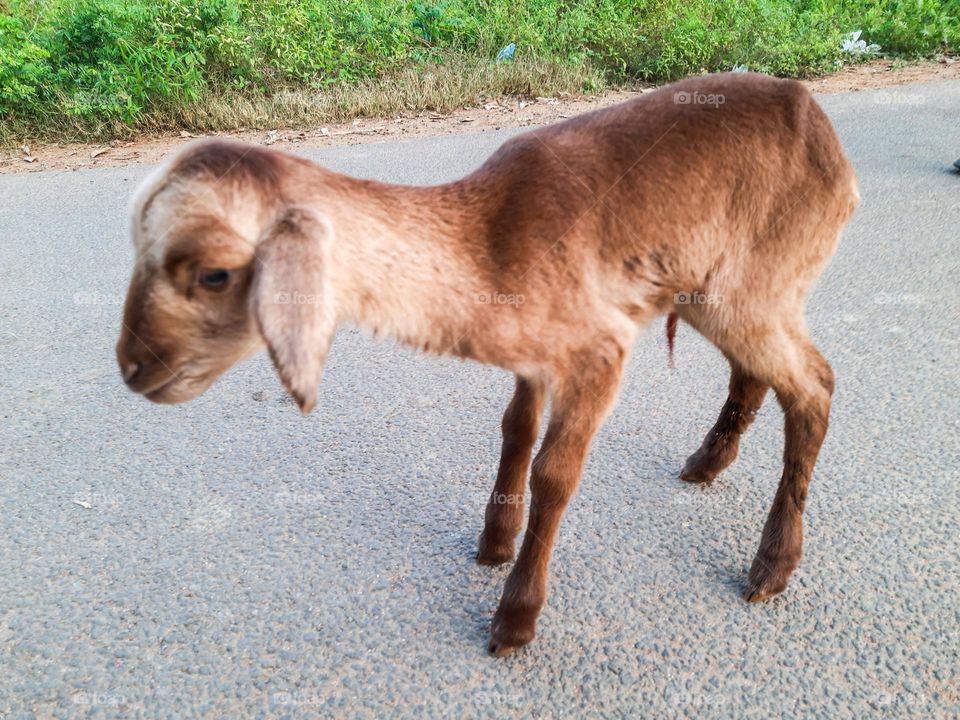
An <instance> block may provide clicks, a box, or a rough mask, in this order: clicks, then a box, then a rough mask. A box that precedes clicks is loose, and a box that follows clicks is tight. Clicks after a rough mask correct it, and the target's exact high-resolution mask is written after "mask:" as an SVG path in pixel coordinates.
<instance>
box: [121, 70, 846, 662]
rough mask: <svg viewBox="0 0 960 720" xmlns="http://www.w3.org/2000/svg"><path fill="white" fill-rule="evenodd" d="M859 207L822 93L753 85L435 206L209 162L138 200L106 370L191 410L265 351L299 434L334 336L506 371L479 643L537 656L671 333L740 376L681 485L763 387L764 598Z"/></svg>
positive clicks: (721, 457)
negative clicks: (775, 475)
mask: <svg viewBox="0 0 960 720" xmlns="http://www.w3.org/2000/svg"><path fill="white" fill-rule="evenodd" d="M684 94H685V97H686V98H687V99H688V102H683V98H684ZM711 97H712V98H714V101H713V102H711V101H710V98H711ZM698 98H703V99H705V100H706V102H700V101H699V100H698ZM717 98H722V101H721V100H717ZM857 201H858V195H857V190H856V181H855V177H854V173H853V170H852V168H851V166H850V164H849V162H848V161H847V159H846V157H845V156H844V153H843V151H842V149H841V147H840V144H839V142H838V140H837V137H836V135H835V133H834V131H833V129H832V127H831V125H830V122H829V120H828V119H827V117H826V116H825V115H824V113H823V111H822V110H821V109H820V108H819V107H818V106H817V104H816V102H815V101H814V100H813V98H812V97H811V96H810V94H809V93H808V92H807V91H806V90H805V89H804V88H803V87H802V86H801V85H800V84H799V83H796V82H792V81H785V80H776V79H772V78H768V77H764V76H759V75H749V74H736V75H733V74H722V75H713V76H705V77H698V78H692V79H689V80H686V81H683V82H681V83H677V84H675V85H672V86H669V87H666V88H662V89H660V90H658V91H656V92H653V93H650V94H648V95H644V96H643V97H642V98H639V99H636V100H633V101H630V102H627V103H624V104H622V105H620V106H617V107H613V108H609V109H606V110H601V111H597V112H593V113H589V114H587V115H583V116H580V117H577V118H574V119H572V120H569V121H566V122H563V123H560V124H558V125H553V126H550V127H545V128H541V129H537V130H534V131H532V132H528V133H526V134H523V135H520V136H518V137H516V138H514V139H512V140H510V141H508V142H507V143H505V144H504V145H503V146H502V147H501V148H500V149H499V150H498V151H497V152H496V153H494V155H493V156H492V157H491V158H490V159H489V160H488V161H487V162H486V163H485V164H484V165H483V166H482V167H481V168H480V169H478V170H477V171H476V172H474V173H471V174H470V175H468V176H466V177H465V178H463V179H461V180H458V181H456V182H453V183H449V184H446V185H439V186H434V187H408V186H399V185H389V184H384V183H379V182H374V181H370V180H360V179H355V178H351V177H347V176H344V175H340V174H337V173H333V172H331V171H329V170H325V169H323V168H321V167H318V166H317V165H314V164H313V163H310V162H307V161H305V160H301V159H298V158H294V157H290V156H287V155H283V154H281V153H277V152H273V151H270V150H267V149H263V148H256V147H248V146H243V145H239V144H235V143H228V142H224V141H204V142H200V143H197V144H195V145H192V146H191V147H189V148H188V149H186V150H184V151H183V153H182V154H180V155H179V156H178V157H177V158H176V159H175V160H174V161H173V162H172V163H171V164H169V165H168V166H166V167H165V168H162V169H161V170H159V171H158V173H156V174H155V175H154V176H153V177H152V178H151V179H150V180H148V181H147V182H146V183H145V184H144V186H143V187H142V189H141V191H140V193H139V194H138V198H137V200H136V203H135V207H134V218H133V233H134V238H135V241H136V244H137V249H138V260H137V266H136V269H135V272H134V276H133V279H132V281H131V286H130V291H129V296H128V300H127V305H126V309H125V314H124V329H123V331H122V334H121V338H120V342H119V344H118V347H117V354H118V359H119V362H120V366H121V370H122V372H123V375H124V378H125V379H126V381H127V383H128V384H129V385H130V387H131V388H132V389H134V390H136V391H137V392H140V393H143V394H145V395H146V396H147V397H149V398H150V399H151V400H155V401H158V402H180V401H183V400H187V399H190V398H192V397H194V396H196V395H198V394H199V393H201V392H203V390H204V389H206V387H208V386H209V385H210V384H211V383H212V382H213V381H214V379H216V377H217V376H219V375H220V374H221V373H222V372H223V371H224V370H226V369H227V368H228V367H230V366H231V365H233V364H234V363H236V362H237V361H239V360H240V359H242V358H244V357H246V356H248V355H250V354H252V353H254V352H257V351H258V350H260V349H262V348H263V347H264V346H267V347H268V349H269V351H270V355H271V357H272V359H273V361H274V363H275V364H276V366H277V369H278V371H279V373H280V376H281V378H282V380H283V382H284V384H285V386H286V387H287V389H288V390H289V391H290V392H291V393H292V394H293V395H294V397H295V398H296V399H297V401H298V403H299V404H300V406H301V408H302V409H304V410H305V411H306V410H309V409H310V408H312V407H313V405H314V403H315V402H316V391H317V384H318V383H319V380H320V374H321V371H322V367H323V361H324V358H325V356H326V352H327V349H328V347H329V344H330V340H331V338H332V336H333V334H334V332H335V330H336V327H337V326H338V324H340V323H345V322H350V323H356V324H358V325H361V326H363V327H366V328H369V329H371V330H373V331H374V332H378V333H385V334H390V335H393V336H395V337H397V338H399V339H400V340H402V341H404V342H407V343H410V344H412V345H414V346H416V347H419V348H422V349H424V350H428V351H432V352H438V353H451V354H454V355H459V356H462V357H470V358H473V359H476V360H479V361H481V362H485V363H492V364H495V365H499V366H501V367H504V368H507V369H509V370H511V371H512V372H514V373H515V374H516V376H517V385H516V391H515V393H514V396H513V400H512V401H511V402H510V405H509V407H508V408H507V411H506V414H505V415H504V418H503V451H502V456H501V461H500V471H499V472H498V474H497V479H496V484H495V487H494V490H493V493H492V494H491V498H490V502H489V504H488V507H487V511H486V521H485V527H484V530H483V533H482V534H481V537H480V547H479V554H478V560H479V562H481V563H487V564H497V563H503V562H507V561H509V560H510V559H512V558H513V555H514V539H515V536H516V535H517V533H518V532H519V531H520V528H521V525H522V519H523V495H524V490H525V485H526V479H527V475H528V471H529V474H530V490H531V498H532V501H531V505H530V508H529V520H528V525H527V530H526V533H525V535H524V540H523V544H522V546H521V548H520V552H519V555H518V557H517V561H516V564H515V566H514V568H513V571H512V572H511V574H510V576H509V577H508V579H507V582H506V587H505V589H504V594H503V598H502V600H501V603H500V607H499V609H498V610H497V612H496V615H495V617H494V620H493V626H492V638H491V642H490V649H491V651H492V652H494V653H495V654H498V655H503V654H506V653H508V652H510V651H512V650H514V649H515V648H517V647H520V646H522V645H524V644H526V643H527V642H529V641H530V640H531V639H532V638H533V636H534V630H535V624H536V619H537V616H538V614H539V612H540V609H541V607H542V606H543V603H544V601H545V598H546V587H547V565H548V562H549V558H550V550H551V547H552V546H553V543H554V540H555V537H556V532H557V528H558V525H559V523H560V518H561V516H562V514H563V511H564V508H565V507H566V505H567V503H568V502H569V501H570V498H571V496H572V495H573V494H574V491H575V490H576V487H577V484H578V482H579V479H580V475H581V470H582V467H583V464H584V460H585V458H586V454H587V452H588V449H589V445H590V442H591V439H592V438H593V436H594V434H595V433H596V431H597V429H598V428H599V427H600V425H601V424H602V422H603V420H604V417H605V416H606V414H607V412H608V411H609V410H610V408H611V406H612V404H613V402H614V400H615V398H616V395H617V391H618V387H619V383H620V377H621V373H622V371H623V368H624V365H625V362H626V359H627V354H628V352H629V349H630V347H631V345H632V343H633V341H634V339H635V337H636V335H637V333H638V332H639V331H641V330H642V329H643V328H644V327H646V326H647V325H648V324H649V323H650V322H651V320H653V319H654V318H655V317H657V316H658V315H662V314H664V313H677V314H678V315H679V316H680V318H682V319H683V320H685V321H686V322H687V323H688V324H690V325H691V326H693V327H694V328H696V329H697V330H698V331H699V332H700V333H702V334H703V335H704V336H705V337H706V338H707V339H709V340H710V341H711V342H713V343H714V344H715V345H716V346H717V347H718V348H719V349H720V350H721V351H722V352H723V353H724V355H725V356H726V357H727V359H728V360H729V362H730V367H731V380H730V395H729V398H728V400H727V402H726V404H725V405H724V407H723V409H722V410H721V414H720V417H719V419H718V420H717V423H716V425H715V426H714V428H713V429H712V430H711V431H710V433H709V434H708V435H707V437H706V439H705V440H704V442H703V445H702V447H701V448H700V449H699V450H698V451H697V452H696V453H694V454H693V455H692V456H691V457H690V458H689V459H688V461H687V463H686V466H685V467H684V469H683V472H682V477H683V478H684V479H685V480H688V481H696V482H704V481H709V480H712V479H713V478H714V477H716V475H717V474H718V473H719V472H720V471H722V470H723V469H724V468H725V467H727V466H728V465H729V464H730V463H731V462H733V460H734V458H735V457H736V454H737V448H738V445H739V441H740V436H741V435H742V433H743V432H744V430H745V429H746V427H747V426H748V425H749V423H750V421H751V420H752V418H753V416H754V414H755V413H756V411H757V410H758V409H759V407H760V404H761V403H762V401H763V398H764V395H765V394H766V392H767V389H768V388H773V390H774V393H775V394H776V396H777V399H778V401H779V402H780V405H781V407H782V408H783V411H784V414H785V418H786V423H785V432H786V443H785V449H784V470H783V476H782V479H781V481H780V486H779V489H778V491H777V494H776V498H775V499H774V504H773V508H772V509H771V512H770V515H769V518H768V520H767V523H766V526H765V527H764V530H763V536H762V540H761V544H760V549H759V550H758V552H757V556H756V559H755V561H754V563H753V566H752V567H751V569H750V573H749V578H748V584H747V590H746V597H747V599H748V600H751V601H756V600H762V599H765V598H767V597H770V596H771V595H774V594H776V593H778V592H780V591H782V590H783V589H784V588H785V587H786V584H787V580H788V578H789V576H790V574H791V572H792V571H793V569H794V568H795V567H796V565H797V563H798V562H799V558H800V553H801V545H802V521H801V513H802V511H803V506H804V502H805V498H806V494H807V488H808V485H809V482H810V476H811V473H812V471H813V466H814V463H815V461H816V457H817V453H818V451H819V448H820V444H821V442H822V441H823V437H824V434H825V432H826V427H827V421H828V416H829V410H830V398H831V394H832V391H833V373H832V371H831V369H830V366H829V365H828V364H827V362H826V360H824V358H823V357H822V356H821V355H820V353H819V352H818V351H817V349H816V348H815V347H814V345H813V344H812V342H811V341H810V339H809V337H808V335H807V330H806V326H805V322H804V317H803V311H804V305H805V301H806V296H807V293H808V291H809V289H810V287H811V285H812V283H813V282H814V280H815V279H816V277H817V276H818V275H819V273H820V272H821V270H822V269H823V267H824V266H825V264H826V263H827V262H828V260H829V258H830V256H831V255H832V253H833V251H834V249H835V248H836V245H837V242H838V240H839V235H840V231H841V230H842V228H843V227H844V225H845V224H846V222H847V220H848V219H849V217H850V215H851V213H852V212H853V210H854V208H855V206H856V203H857ZM548 398H549V400H550V402H551V414H550V420H549V425H548V427H547V431H546V436H545V438H544V441H543V444H542V446H541V448H540V449H539V451H538V453H537V455H536V457H535V458H533V461H532V464H531V458H532V457H533V447H534V444H535V442H536V438H537V435H538V429H539V427H540V420H541V415H542V413H543V407H544V403H545V401H546V399H548Z"/></svg>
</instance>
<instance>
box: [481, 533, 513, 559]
mask: <svg viewBox="0 0 960 720" xmlns="http://www.w3.org/2000/svg"><path fill="white" fill-rule="evenodd" d="M513 553H514V551H513V543H512V542H499V543H498V542H493V541H490V540H487V539H486V534H484V535H481V536H480V546H479V549H478V550H477V564H478V565H503V564H504V563H508V562H510V561H511V560H513Z"/></svg>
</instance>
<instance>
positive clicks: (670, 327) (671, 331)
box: [667, 312, 677, 370]
mask: <svg viewBox="0 0 960 720" xmlns="http://www.w3.org/2000/svg"><path fill="white" fill-rule="evenodd" d="M676 337H677V314H676V313H675V312H672V313H670V314H669V315H667V352H668V353H669V363H670V369H671V370H673V369H675V368H676V365H674V363H673V341H674V338H676Z"/></svg>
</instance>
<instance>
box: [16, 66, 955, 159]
mask: <svg viewBox="0 0 960 720" xmlns="http://www.w3.org/2000/svg"><path fill="white" fill-rule="evenodd" d="M932 80H960V61H957V60H956V59H954V58H944V59H942V60H941V61H939V62H934V61H929V62H918V63H910V64H902V63H896V62H891V61H890V60H874V61H872V62H869V63H865V64H863V65H856V66H851V67H847V68H845V69H843V70H841V71H840V72H838V73H835V74H833V75H828V76H825V77H821V78H814V79H812V80H804V81H803V82H804V84H805V85H807V87H809V88H810V89H811V90H812V91H813V92H815V93H837V92H856V91H859V90H873V89H877V88H884V87H894V86H897V85H907V84H910V83H919V82H929V81H932ZM652 89H653V87H649V88H641V89H638V90H636V91H632V92H626V91H613V92H607V93H604V94H603V95H600V96H596V97H588V98H573V97H559V98H530V99H526V100H517V99H509V100H508V99H503V100H500V101H494V100H491V101H490V102H489V103H487V104H484V105H483V106H480V107H465V108H463V109H461V110H457V111H455V112H453V113H450V114H449V115H441V114H439V113H433V112H426V111H425V112H421V113H410V114H405V115H400V116H397V117H393V118H365V119H360V120H354V121H353V122H351V123H345V124H340V125H329V126H327V127H321V128H310V129H290V130H269V131H266V130H246V131H237V132H223V133H210V134H211V135H219V136H223V137H231V138H235V139H237V140H243V141H246V142H253V143H259V144H262V145H273V146H275V147H277V148H280V149H284V148H286V149H289V148H292V147H308V148H322V147H332V146H337V145H359V144H361V143H371V142H384V141H385V140H387V139H390V140H395V139H404V138H414V137H424V136H431V135H451V134H455V133H467V132H484V131H487V130H499V129H500V128H512V127H526V126H528V125H544V124H547V123H551V122H556V121H557V120H562V119H563V118H567V117H572V116H573V115H577V114H579V113H583V112H587V111H589V110H595V109H597V108H602V107H607V106H609V105H614V104H616V103H619V102H622V101H624V100H627V99H629V98H631V97H636V96H637V95H640V94H642V93H644V92H650V91H651V90H652ZM193 137H195V136H194V135H192V134H190V133H186V132H182V133H180V134H179V135H165V136H157V137H145V138H141V139H138V140H134V141H114V142H112V143H106V144H80V143H77V144H49V145H34V146H27V145H24V146H23V147H21V148H18V149H12V150H7V151H4V152H3V153H2V154H0V174H12V173H18V172H39V171H43V170H78V169H82V168H91V167H118V166H127V165H138V164H141V163H146V164H155V163H158V162H160V161H161V160H162V159H163V158H164V157H165V156H166V155H167V154H168V153H170V152H171V151H172V150H175V149H176V148H178V147H180V146H182V145H183V143H185V142H187V141H189V140H190V139H191V138H193Z"/></svg>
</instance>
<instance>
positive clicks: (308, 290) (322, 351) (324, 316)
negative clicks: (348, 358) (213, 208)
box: [251, 208, 336, 413]
mask: <svg viewBox="0 0 960 720" xmlns="http://www.w3.org/2000/svg"><path fill="white" fill-rule="evenodd" d="M329 240H330V230H329V227H328V225H327V224H326V223H324V222H322V221H321V220H320V219H319V218H318V217H317V216H316V215H314V214H313V213H312V212H310V211H309V210H303V209H299V208H292V209H290V210H287V211H286V212H284V214H283V215H282V216H281V217H280V219H279V220H277V222H276V223H274V225H273V226H272V227H270V228H269V229H268V230H267V232H266V235H265V236H264V237H263V239H262V240H261V241H260V242H259V243H257V250H256V258H255V260H254V267H255V270H254V277H253V284H252V287H251V302H252V305H253V308H252V309H253V314H254V317H256V319H257V324H258V325H259V326H260V334H261V335H263V339H264V340H265V341H266V343H267V348H268V350H269V351H270V357H271V359H272V360H273V364H274V365H275V366H276V368H277V372H278V373H279V374H280V379H281V381H283V384H284V387H286V389H287V391H288V392H289V393H290V394H291V395H292V396H293V397H294V399H295V400H296V401H297V404H298V405H299V406H300V410H301V411H302V412H305V413H308V412H310V411H311V410H312V409H313V407H314V405H316V402H317V385H319V384H320V375H321V373H322V372H323V363H324V360H325V359H326V356H327V350H329V348H330V342H331V340H332V339H333V333H334V330H335V327H336V312H335V310H334V307H333V299H332V297H330V286H329V283H328V282H327V269H326V263H325V256H326V251H327V247H328V244H329Z"/></svg>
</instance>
